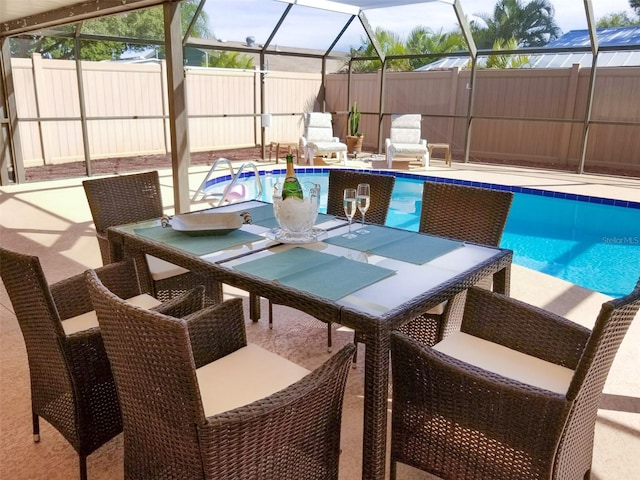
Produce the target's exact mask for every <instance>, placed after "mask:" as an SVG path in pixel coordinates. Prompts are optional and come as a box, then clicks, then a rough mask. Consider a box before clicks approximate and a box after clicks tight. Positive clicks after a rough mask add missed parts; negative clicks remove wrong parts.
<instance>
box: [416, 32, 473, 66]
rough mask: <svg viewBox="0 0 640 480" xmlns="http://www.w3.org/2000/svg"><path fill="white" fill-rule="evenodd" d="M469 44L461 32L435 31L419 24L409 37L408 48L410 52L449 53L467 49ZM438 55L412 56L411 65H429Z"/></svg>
mask: <svg viewBox="0 0 640 480" xmlns="http://www.w3.org/2000/svg"><path fill="white" fill-rule="evenodd" d="M466 49H467V45H466V43H465V41H464V37H463V36H462V34H460V32H449V33H443V31H442V29H440V30H438V31H437V32H434V31H433V30H431V29H430V28H427V27H423V26H419V27H416V28H414V29H413V30H412V31H411V33H410V34H409V38H408V39H407V45H406V50H407V53H408V54H412V55H418V54H425V53H448V52H455V51H460V50H466ZM437 59H438V57H430V56H427V57H422V58H412V59H410V60H409V65H410V67H411V69H412V70H415V69H416V68H419V67H421V66H423V65H427V64H428V63H431V62H433V61H435V60H437Z"/></svg>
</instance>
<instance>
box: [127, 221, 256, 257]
mask: <svg viewBox="0 0 640 480" xmlns="http://www.w3.org/2000/svg"><path fill="white" fill-rule="evenodd" d="M133 231H134V232H135V234H136V235H141V236H143V237H147V238H150V239H151V240H155V241H157V242H161V243H166V244H167V245H171V246H172V247H176V248H179V249H181V250H184V251H186V252H189V253H193V254H194V255H205V254H207V253H211V252H216V251H218V250H224V249H225V248H229V247H234V246H236V245H242V244H243V243H251V242H255V241H256V240H263V237H261V236H260V235H256V234H254V233H250V232H245V231H244V230H240V229H238V230H234V231H233V232H230V233H227V234H226V235H203V236H197V237H192V236H189V235H187V234H186V233H182V232H178V231H176V230H174V229H173V228H170V227H167V228H164V227H150V228H136V229H134V230H133Z"/></svg>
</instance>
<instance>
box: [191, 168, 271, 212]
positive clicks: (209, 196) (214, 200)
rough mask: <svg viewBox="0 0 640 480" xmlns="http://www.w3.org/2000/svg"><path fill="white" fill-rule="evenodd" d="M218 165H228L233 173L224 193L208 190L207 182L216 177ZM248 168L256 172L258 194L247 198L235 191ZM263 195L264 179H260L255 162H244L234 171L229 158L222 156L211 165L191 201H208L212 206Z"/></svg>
mask: <svg viewBox="0 0 640 480" xmlns="http://www.w3.org/2000/svg"><path fill="white" fill-rule="evenodd" d="M218 165H222V166H225V165H226V166H227V167H229V173H230V174H231V181H230V182H229V183H228V185H227V186H226V187H225V189H224V191H223V192H222V194H220V193H207V191H206V187H207V183H208V182H209V181H210V180H211V179H212V178H213V177H214V174H215V173H216V171H217V168H218ZM246 169H251V170H253V172H254V179H255V184H256V188H255V192H256V194H255V196H254V197H253V198H246V197H245V196H244V194H243V195H237V194H234V193H233V192H235V190H234V188H235V187H236V186H237V184H238V182H239V181H240V178H241V176H242V173H243V172H244V171H245V170H246ZM216 176H217V175H216ZM261 196H262V181H261V180H260V173H259V172H258V168H257V167H256V165H255V164H254V163H252V162H246V163H243V164H242V165H240V168H239V169H238V171H237V172H234V171H233V165H232V164H231V161H230V160H229V159H228V158H224V157H221V158H218V159H217V160H216V161H215V162H213V165H211V168H210V169H209V173H207V175H206V176H205V177H204V180H203V181H202V183H201V184H200V187H198V190H196V193H194V194H193V197H191V202H192V203H200V202H208V203H210V204H211V206H212V207H220V206H222V205H227V204H230V203H235V202H243V201H246V200H255V199H256V198H260V197H261Z"/></svg>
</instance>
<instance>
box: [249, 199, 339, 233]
mask: <svg viewBox="0 0 640 480" xmlns="http://www.w3.org/2000/svg"><path fill="white" fill-rule="evenodd" d="M247 211H248V212H249V213H250V214H251V222H252V223H253V224H255V225H260V226H261V227H265V228H279V225H278V221H277V220H276V217H275V215H274V213H273V205H271V204H269V205H262V206H260V207H254V208H248V209H247ZM334 218H335V217H334V216H333V215H327V214H324V213H319V214H318V218H317V220H316V224H318V223H323V222H328V221H329V220H333V219H334Z"/></svg>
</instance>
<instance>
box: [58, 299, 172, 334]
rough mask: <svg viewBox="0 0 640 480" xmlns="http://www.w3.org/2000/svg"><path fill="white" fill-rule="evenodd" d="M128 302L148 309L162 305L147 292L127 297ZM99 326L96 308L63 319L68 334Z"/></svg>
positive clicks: (63, 325) (65, 331)
mask: <svg viewBox="0 0 640 480" xmlns="http://www.w3.org/2000/svg"><path fill="white" fill-rule="evenodd" d="M127 302H129V303H131V304H132V305H136V306H138V307H142V308H147V309H149V308H153V307H157V306H158V305H160V303H162V302H160V301H159V300H158V299H157V298H154V297H152V296H151V295H147V294H146V293H143V294H142V295H136V296H135V297H131V298H127ZM98 326H99V325H98V317H97V315H96V312H95V311H94V310H91V311H90V312H87V313H83V314H82V315H77V316H75V317H71V318H67V319H66V320H63V321H62V329H63V330H64V333H65V334H67V335H71V334H72V333H77V332H81V331H83V330H89V329H90V328H95V327H98Z"/></svg>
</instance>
